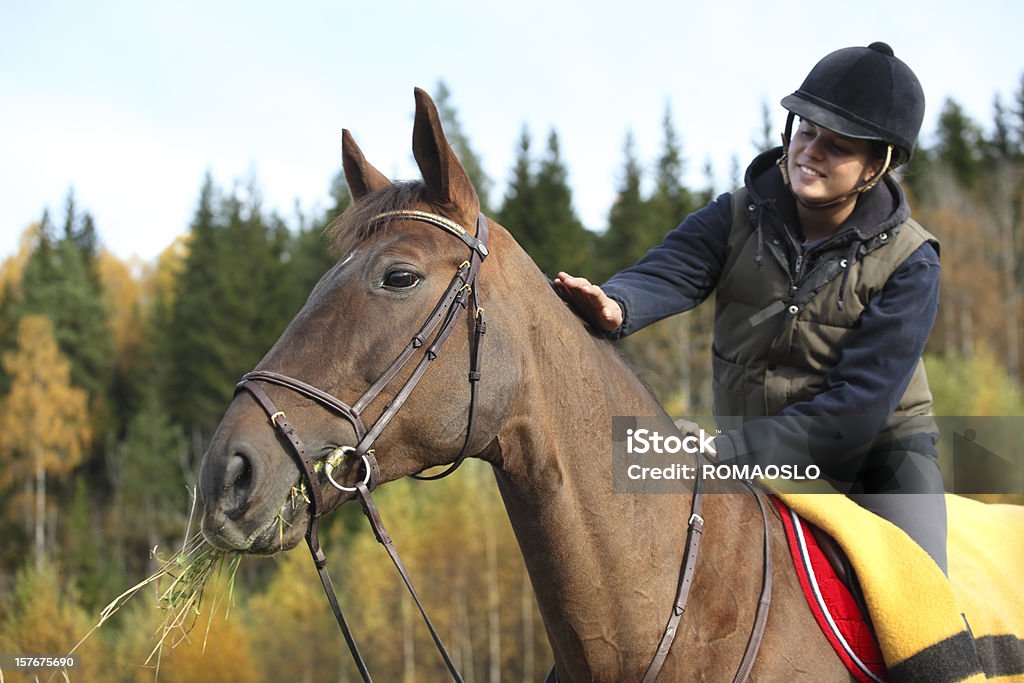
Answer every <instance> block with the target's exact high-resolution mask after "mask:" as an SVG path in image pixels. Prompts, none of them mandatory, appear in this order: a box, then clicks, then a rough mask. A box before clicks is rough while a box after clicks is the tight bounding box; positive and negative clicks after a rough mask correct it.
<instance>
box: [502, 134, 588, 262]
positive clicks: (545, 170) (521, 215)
mask: <svg viewBox="0 0 1024 683" xmlns="http://www.w3.org/2000/svg"><path fill="white" fill-rule="evenodd" d="M530 145H531V141H530V135H529V132H528V131H527V130H526V128H524V129H523V132H522V134H521V136H520V139H519V148H518V152H517V155H516V163H515V167H514V168H513V171H512V178H511V180H510V181H509V185H508V189H507V191H506V193H505V201H504V203H503V204H502V207H501V210H500V211H499V212H498V214H497V217H498V221H499V222H500V223H501V224H502V225H504V226H505V227H506V228H507V229H508V231H509V232H511V233H512V236H513V237H515V238H516V240H517V241H518V242H519V244H520V245H521V246H522V247H523V249H525V250H526V252H527V253H528V254H529V255H530V256H531V257H532V258H533V260H534V261H535V262H536V263H537V266H538V267H539V268H540V269H541V270H542V271H544V273H546V274H547V275H549V276H554V275H555V274H556V273H557V272H558V271H560V270H564V271H567V272H570V273H574V274H588V273H589V272H590V266H591V245H590V242H591V236H590V233H588V232H587V231H586V229H585V228H584V227H583V224H582V223H581V222H580V220H579V218H578V217H577V216H576V212H575V209H573V206H572V190H571V189H570V187H569V182H568V172H567V170H566V168H565V164H564V163H563V162H562V158H561V151H560V148H559V142H558V135H557V134H556V133H555V132H554V131H552V132H551V134H550V135H549V136H548V141H547V149H546V154H545V155H544V157H543V158H542V159H540V161H539V162H537V161H535V160H534V159H532V158H531V157H530ZM535 169H536V170H535Z"/></svg>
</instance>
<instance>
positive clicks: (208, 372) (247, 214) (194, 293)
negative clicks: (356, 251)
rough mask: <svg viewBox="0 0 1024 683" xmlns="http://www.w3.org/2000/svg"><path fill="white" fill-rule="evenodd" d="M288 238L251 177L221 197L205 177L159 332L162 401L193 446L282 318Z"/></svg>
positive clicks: (286, 303)
mask: <svg viewBox="0 0 1024 683" xmlns="http://www.w3.org/2000/svg"><path fill="white" fill-rule="evenodd" d="M240 195H244V197H242V196H240ZM288 239H289V236H288V234H287V231H286V230H285V229H284V227H283V225H281V224H280V222H276V223H275V224H273V225H271V224H268V221H267V220H266V219H265V218H264V217H263V215H262V212H261V205H260V198H259V191H258V189H257V188H256V186H255V181H250V183H249V185H248V187H247V188H246V189H245V190H244V192H243V191H242V190H237V191H236V192H235V193H232V194H231V195H230V196H227V197H220V196H219V193H218V191H217V189H216V187H215V186H214V183H213V180H212V178H211V177H210V176H209V175H207V176H206V178H205V179H204V182H203V186H202V188H201V189H200V196H199V203H198V206H197V208H196V213H195V216H194V218H193V220H192V226H191V241H190V244H189V247H190V248H189V252H188V256H187V257H186V259H185V264H184V270H183V272H182V273H181V276H180V277H179V278H178V280H177V286H176V291H175V294H174V302H173V304H172V305H171V310H170V312H169V313H170V315H169V320H168V321H167V325H166V329H165V331H163V332H162V334H161V336H162V337H163V339H164V342H163V346H164V349H165V354H166V357H167V359H168V362H169V368H168V369H169V372H168V375H167V378H166V379H167V391H168V396H169V398H170V400H169V406H168V407H169V409H170V410H171V411H172V414H173V415H174V417H175V421H176V422H177V423H178V424H180V425H182V426H184V427H185V428H186V429H187V430H188V432H189V433H190V434H192V435H193V436H194V437H195V439H196V442H195V443H196V445H197V451H201V450H202V449H203V448H205V439H206V438H207V437H209V436H210V435H211V433H212V430H213V427H214V426H215V425H216V424H217V422H218V420H219V418H220V415H221V414H222V413H223V411H224V409H225V408H226V407H227V405H228V403H229V402H230V400H231V395H232V390H233V387H234V384H235V382H237V381H238V378H239V377H240V376H241V375H242V374H244V373H245V372H247V371H248V370H250V369H251V368H252V367H253V366H254V365H255V364H256V363H257V362H258V361H259V359H260V358H261V357H262V356H263V354H264V353H266V351H267V349H269V348H270V346H271V344H273V342H274V340H275V339H276V338H277V337H278V336H279V335H280V333H281V331H282V330H283V329H284V327H285V325H286V324H287V322H288V317H289V314H290V313H291V312H292V311H291V310H290V309H291V305H292V303H291V299H292V297H291V296H290V294H291V292H293V291H294V289H293V287H292V286H290V284H289V277H288V271H287V266H286V264H285V263H284V259H283V255H284V252H285V246H286V243H287V241H288Z"/></svg>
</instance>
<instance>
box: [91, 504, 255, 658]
mask: <svg viewBox="0 0 1024 683" xmlns="http://www.w3.org/2000/svg"><path fill="white" fill-rule="evenodd" d="M195 503H196V496H195V492H194V491H193V492H192V510H191V512H190V513H189V523H188V526H187V527H186V530H185V538H186V539H187V540H186V541H185V543H184V544H183V545H182V547H181V549H180V550H178V551H177V552H176V553H174V554H173V555H171V556H170V557H169V558H167V559H166V560H161V562H160V568H159V569H158V570H157V571H156V572H154V573H153V574H152V575H151V576H149V577H148V578H146V579H143V580H142V581H140V582H139V583H137V584H135V585H134V586H132V587H131V588H129V589H128V590H126V591H124V592H123V593H121V594H120V595H118V596H117V597H116V598H114V599H113V600H112V601H111V602H110V604H109V605H107V606H106V607H104V608H103V610H102V611H101V612H100V620H99V621H98V622H97V623H96V625H95V626H93V627H92V628H91V629H90V630H89V632H88V633H87V634H85V636H84V637H83V638H82V640H80V641H79V642H78V644H77V645H75V647H73V648H71V652H72V653H73V652H75V650H77V649H78V647H79V646H80V645H81V644H82V643H83V642H85V640H86V638H88V637H89V636H91V635H92V634H93V632H94V631H96V629H98V628H99V627H100V626H102V625H103V624H104V622H106V621H107V620H108V619H110V617H112V616H113V615H114V614H115V613H117V611H118V610H120V609H121V608H122V607H124V605H125V604H127V602H128V600H130V599H131V598H132V597H133V596H134V595H135V594H136V593H138V592H139V591H141V590H142V589H143V588H146V587H147V586H153V588H154V590H155V591H156V606H157V608H158V609H160V610H161V611H162V612H163V614H164V616H163V619H162V621H161V623H160V625H159V626H158V627H157V629H156V631H155V633H154V638H155V640H156V645H155V646H154V647H153V649H152V650H151V651H150V653H149V657H147V658H146V661H145V662H144V663H143V666H153V667H154V668H155V669H156V673H157V674H159V670H160V660H161V658H162V655H163V651H164V646H165V645H170V647H171V649H173V648H175V647H177V646H178V645H180V644H181V643H182V642H183V641H187V640H189V634H190V633H191V632H192V630H193V628H194V627H195V625H196V622H197V621H198V619H199V616H200V613H201V608H202V606H203V596H204V594H205V593H206V589H207V585H208V584H209V582H210V579H214V578H218V579H219V578H222V577H225V574H226V582H224V581H215V582H214V583H215V585H216V590H215V593H214V595H213V597H212V600H213V603H212V604H211V606H210V609H209V618H208V620H207V624H206V631H205V633H204V634H203V649H204V651H205V649H206V642H207V638H208V637H209V634H210V626H211V625H212V623H213V615H214V613H216V612H217V610H218V608H219V606H220V604H221V602H222V601H224V602H225V611H224V616H225V618H227V616H228V614H229V613H230V610H231V606H232V605H233V604H234V588H235V577H236V575H237V573H238V565H239V564H240V563H241V561H242V557H243V556H244V553H242V552H240V551H231V550H221V549H219V548H215V547H214V546H212V545H210V544H209V543H207V542H206V540H205V539H204V538H203V535H202V533H201V532H197V533H195V534H192V535H190V531H191V528H192V518H193V515H194V513H195ZM153 554H154V556H155V557H157V558H158V559H159V556H158V555H157V554H156V548H154V549H153ZM168 582H169V583H168Z"/></svg>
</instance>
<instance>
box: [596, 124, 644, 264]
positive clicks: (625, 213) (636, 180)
mask: <svg viewBox="0 0 1024 683" xmlns="http://www.w3.org/2000/svg"><path fill="white" fill-rule="evenodd" d="M623 154H624V156H625V159H624V160H623V164H622V171H621V172H620V174H621V175H620V179H619V184H618V188H617V191H616V194H615V202H614V203H613V204H612V207H611V209H610V211H609V213H608V229H607V230H606V231H605V232H604V234H603V235H602V236H601V237H600V240H599V253H600V254H601V261H600V265H599V267H598V269H597V275H598V279H600V280H605V279H607V278H608V277H610V276H611V275H613V274H614V273H616V272H618V271H620V270H622V269H623V268H627V267H629V266H631V265H633V264H634V263H636V262H637V261H638V260H639V259H640V257H641V256H643V255H644V253H645V252H646V251H647V249H649V248H650V247H652V246H654V245H653V243H651V242H650V238H649V235H648V232H649V231H648V230H647V229H646V226H647V224H648V223H649V222H650V213H649V209H650V207H649V205H648V204H647V202H646V201H645V200H644V198H643V197H642V196H641V192H640V185H641V182H642V173H643V172H642V170H641V168H640V162H639V161H638V160H637V157H636V149H635V143H634V139H633V132H632V131H628V132H627V133H626V140H625V143H624V144H623Z"/></svg>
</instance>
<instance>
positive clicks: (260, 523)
mask: <svg viewBox="0 0 1024 683" xmlns="http://www.w3.org/2000/svg"><path fill="white" fill-rule="evenodd" d="M413 152H414V155H415V158H416V161H417V164H418V166H419V169H420V172H421V174H422V177H423V179H422V181H416V182H400V183H392V182H391V181H390V180H388V179H387V178H386V177H385V176H384V175H383V174H382V173H381V172H380V171H378V170H377V169H376V168H374V167H373V166H372V165H371V164H370V163H369V162H367V160H366V158H365V157H364V156H363V153H362V151H361V150H360V149H359V147H358V146H357V145H356V143H355V141H354V139H353V138H352V136H351V135H350V134H349V132H348V131H345V132H344V134H343V144H342V157H343V164H344V171H345V178H346V180H347V182H348V186H349V189H350V191H351V192H352V196H353V198H354V200H355V201H354V203H353V205H352V206H351V207H350V208H349V209H348V210H347V211H346V213H345V214H344V215H343V216H342V217H341V218H340V220H339V221H338V222H337V224H336V225H335V226H333V228H332V234H333V237H334V240H335V246H336V248H337V250H338V251H339V253H341V257H340V259H339V260H338V262H337V263H336V264H335V265H334V266H333V267H332V268H331V269H330V270H329V271H328V272H327V273H326V274H325V275H324V276H323V278H321V280H320V281H319V283H317V285H316V286H315V287H314V289H313V291H312V292H311V293H310V295H309V298H308V300H307V302H306V304H305V305H304V306H303V308H302V309H301V310H300V311H299V313H298V314H297V315H296V317H295V318H294V319H293V320H292V321H291V323H290V324H289V325H288V327H287V329H286V330H285V331H284V333H283V334H282V335H281V337H280V339H278V341H277V342H276V343H275V344H274V346H273V347H272V348H271V349H270V351H269V352H268V353H267V355H266V356H265V357H264V358H263V359H262V360H261V361H260V363H259V364H258V366H257V367H256V369H255V372H253V373H250V375H247V376H246V379H247V380H248V381H247V382H243V383H242V384H240V387H241V388H242V389H243V390H240V391H237V392H236V395H235V397H234V399H233V401H232V403H231V405H230V406H229V407H228V410H227V412H226V413H225V415H224V417H223V419H222V420H221V423H220V425H219V427H218V428H217V431H216V432H215V434H214V437H213V439H212V441H211V444H210V447H209V450H208V451H207V453H206V454H205V456H204V458H203V464H202V469H201V474H200V486H201V491H202V495H203V500H204V503H205V507H206V512H205V517H204V522H203V531H204V534H205V536H206V538H207V539H208V541H209V542H211V543H212V544H214V545H216V546H219V547H221V548H225V549H233V550H242V551H245V552H249V553H258V554H269V553H274V552H277V551H278V550H284V549H289V548H291V547H294V546H295V545H296V544H297V543H298V542H299V541H301V540H302V538H303V534H304V533H305V532H306V530H307V529H308V528H309V527H310V521H311V516H312V515H314V514H316V515H320V514H323V513H325V512H328V511H330V510H332V509H335V508H336V507H337V506H339V505H341V504H342V503H344V502H345V501H346V500H348V499H350V498H351V497H353V493H352V491H353V490H354V489H355V486H354V484H355V483H356V482H358V481H364V482H368V483H370V485H371V486H372V485H376V484H379V483H383V482H387V481H392V480H395V479H398V478H401V477H404V476H407V475H413V474H416V473H420V472H422V471H423V470H425V469H428V468H431V467H435V466H439V465H446V464H451V463H457V462H460V461H461V458H462V457H465V456H467V455H470V456H479V455H484V456H486V454H487V453H488V452H489V451H490V450H491V449H492V448H493V444H494V441H495V436H496V434H497V433H498V430H499V428H500V426H501V423H502V421H503V420H504V419H505V416H506V414H507V411H508V407H509V405H510V402H511V401H512V396H513V394H514V389H515V387H516V386H517V384H518V377H517V376H516V373H517V369H516V368H517V367H518V366H517V365H516V364H515V363H508V362H499V359H504V360H505V361H507V360H508V358H509V357H510V355H511V354H512V353H513V352H514V349H513V348H510V346H509V345H508V344H507V342H506V341H505V337H504V336H503V335H501V334H493V328H499V329H500V328H501V327H503V326H505V325H506V320H507V319H508V318H503V316H502V314H501V312H500V311H499V310H495V308H500V307H501V304H500V303H499V301H498V297H499V296H500V292H501V291H503V290H507V289H508V288H509V287H514V286H515V283H514V281H515V279H517V278H519V277H522V274H521V273H520V274H517V272H516V269H517V268H528V267H531V266H532V263H530V262H529V260H528V259H527V258H526V257H525V254H523V255H522V257H521V258H519V259H516V258H512V259H511V261H512V262H513V264H514V265H513V268H512V269H511V272H509V271H506V272H500V273H499V272H495V269H490V270H489V269H487V268H481V266H482V262H483V260H484V257H485V256H487V255H488V254H489V253H491V252H492V251H493V252H496V253H497V254H498V256H496V257H492V259H491V260H489V261H488V266H491V263H492V261H493V260H495V259H500V258H502V256H501V254H502V253H503V252H512V253H515V252H518V253H520V254H521V253H522V252H521V250H518V248H517V247H515V246H514V241H513V240H512V238H511V237H510V236H509V235H508V234H507V233H506V232H505V231H504V230H502V229H501V228H500V226H497V225H496V224H490V223H488V221H487V219H486V218H483V217H482V215H480V213H479V210H480V202H479V199H478V197H477V194H476V191H475V190H474V188H473V185H472V183H471V182H470V180H469V177H468V175H467V174H466V171H465V169H464V168H463V167H462V165H461V164H460V163H459V161H458V159H457V158H456V156H455V154H454V153H453V151H452V149H451V146H450V145H449V143H448V141H447V139H446V138H445V136H444V132H443V130H442V127H441V123H440V118H439V116H438V113H437V109H436V107H435V105H434V103H433V102H432V101H431V99H430V97H429V96H428V95H427V94H426V93H425V92H423V91H422V90H419V89H417V90H416V118H415V124H414V129H413ZM480 221H482V222H480ZM437 228H440V229H437ZM480 231H482V232H484V233H485V234H486V233H489V235H490V239H489V240H488V241H489V244H485V243H483V242H482V241H481V240H480V239H478V238H479V237H480V235H478V234H475V233H478V232H480ZM533 270H534V271H536V268H533ZM481 273H484V274H481ZM530 275H531V276H532V277H533V278H534V279H537V280H542V278H541V277H540V273H539V271H536V272H534V273H531V274H530ZM446 302H447V303H446ZM484 309H489V310H488V311H487V312H488V322H489V324H490V325H491V327H492V334H489V335H487V339H488V341H487V353H486V354H482V353H481V348H482V347H481V342H480V339H481V338H482V336H483V328H482V326H481V325H480V321H481V319H482V315H483V310H484ZM492 312H493V314H492ZM442 335H443V337H444V338H443V339H440V337H442ZM402 359H404V360H402ZM399 360H401V362H399ZM421 366H422V369H421ZM470 375H475V376H473V377H470ZM481 377H483V378H485V380H484V381H478V380H479V379H480V378H481ZM281 378H284V379H283V380H282V379H281ZM285 380H287V381H285ZM474 383H475V384H476V385H477V387H478V388H477V389H476V390H474V389H473V385H474ZM254 385H255V386H254ZM245 389H248V390H245ZM257 394H260V395H262V397H260V396H257ZM471 404H472V405H473V409H472V410H471ZM268 406H273V409H270V408H268ZM268 411H269V412H268ZM268 418H269V420H268ZM282 425H287V429H282ZM288 430H291V431H288ZM296 439H298V440H297V441H296ZM296 444H299V445H298V446H296ZM297 449H299V450H301V451H302V452H301V453H299V452H298V451H297ZM303 459H305V461H306V465H303V462H302V460H303ZM371 470H372V472H371ZM371 474H372V476H371ZM314 478H315V479H316V482H315V483H314V482H313V481H311V480H312V479H314ZM328 481H331V483H333V484H334V486H331V485H327V482H328ZM310 484H314V485H313V486H310ZM310 488H314V489H320V491H317V492H316V494H317V495H316V497H317V498H318V499H319V498H320V497H321V493H320V492H321V491H322V500H319V501H314V500H312V495H313V493H314V492H313V491H311V490H310ZM317 502H318V503H319V505H318V506H317V505H316V504H315V503H317Z"/></svg>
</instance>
